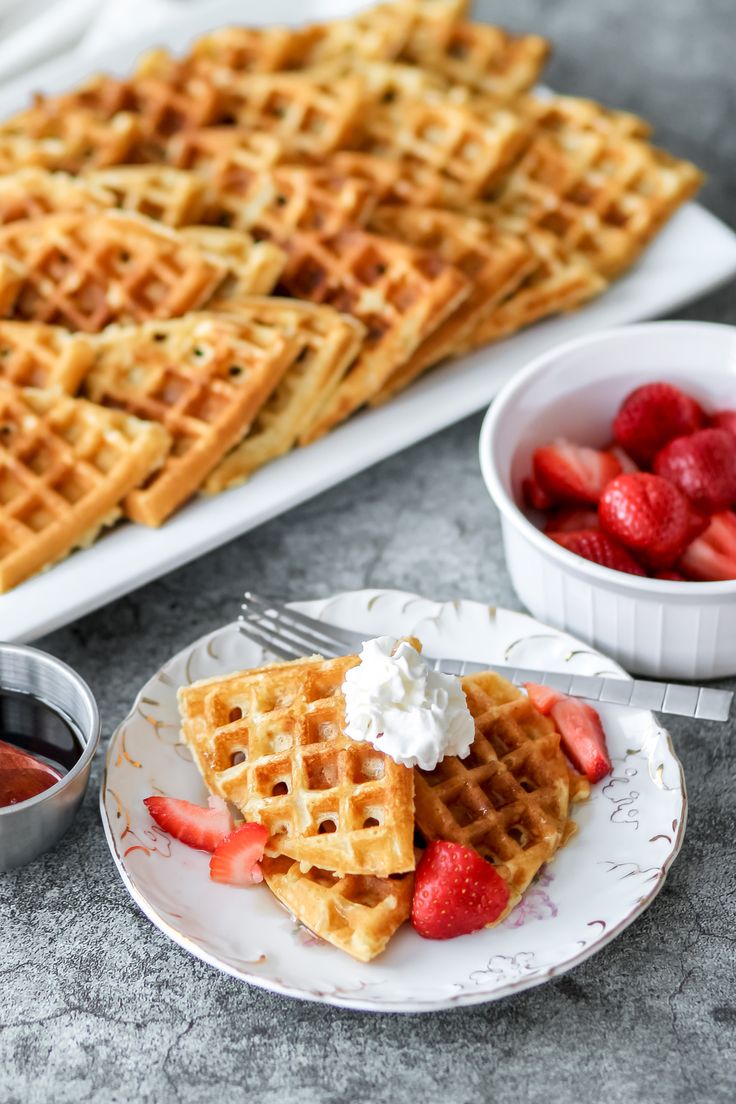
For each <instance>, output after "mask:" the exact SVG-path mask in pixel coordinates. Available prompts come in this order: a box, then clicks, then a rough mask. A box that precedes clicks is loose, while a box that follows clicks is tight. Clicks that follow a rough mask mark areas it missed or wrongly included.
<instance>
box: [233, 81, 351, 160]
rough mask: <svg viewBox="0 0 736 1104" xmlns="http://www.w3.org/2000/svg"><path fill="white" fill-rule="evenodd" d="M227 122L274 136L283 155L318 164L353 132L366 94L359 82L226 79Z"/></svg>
mask: <svg viewBox="0 0 736 1104" xmlns="http://www.w3.org/2000/svg"><path fill="white" fill-rule="evenodd" d="M224 84H225V88H226V92H227V105H228V106H227V111H226V113H227V118H228V121H229V122H233V123H235V124H236V125H237V126H240V127H245V128H248V129H250V130H260V131H265V132H266V133H268V134H271V135H273V136H274V137H275V138H276V139H277V140H278V141H279V142H280V143H281V145H282V147H283V149H284V151H285V153H287V154H290V155H298V156H300V157H306V158H310V159H312V160H315V161H319V160H320V159H321V158H322V157H324V156H325V155H326V154H329V153H331V152H332V151H333V150H336V149H339V148H340V147H341V146H344V145H345V144H346V142H347V141H348V140H349V139H350V138H351V137H352V136H353V134H354V133H355V131H356V129H357V127H358V123H359V118H360V112H361V109H362V107H363V105H364V103H365V98H366V93H365V88H364V85H363V82H362V81H361V80H360V79H359V78H358V77H352V76H346V77H343V78H341V79H337V80H334V79H330V78H329V77H326V76H324V77H323V76H320V75H319V74H318V73H317V74H315V75H312V74H310V73H306V72H305V73H266V74H261V73H255V74H245V75H243V76H239V75H235V76H233V75H232V74H229V73H228V74H226V78H225V81H224Z"/></svg>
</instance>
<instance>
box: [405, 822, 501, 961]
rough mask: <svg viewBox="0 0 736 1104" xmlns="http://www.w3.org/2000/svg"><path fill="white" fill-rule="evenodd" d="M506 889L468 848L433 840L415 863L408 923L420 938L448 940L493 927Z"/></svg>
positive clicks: (484, 862)
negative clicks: (489, 926) (490, 925)
mask: <svg viewBox="0 0 736 1104" xmlns="http://www.w3.org/2000/svg"><path fill="white" fill-rule="evenodd" d="M508 901H509V887H508V885H507V884H506V882H505V881H504V880H503V878H502V877H501V875H500V874H499V873H498V871H497V870H496V868H495V867H494V866H491V864H490V863H489V862H486V860H485V859H483V858H481V856H480V855H479V854H478V852H477V851H474V850H473V848H472V847H463V845H462V844H460V843H449V842H448V841H447V840H434V841H433V842H432V843H430V844H429V846H428V847H427V850H426V851H425V852H424V854H423V855H422V857H421V859H420V860H419V865H418V866H417V870H416V875H415V879H414V898H413V900H412V906H411V922H412V924H413V925H414V927H415V929H416V930H417V931H418V932H419V934H420V935H421V936H422V937H423V938H424V939H454V938H455V936H456V935H468V934H469V933H470V932H474V931H479V930H480V929H481V928H485V927H486V926H487V925H488V924H493V923H494V922H495V921H496V920H498V918H499V916H501V914H502V913H503V911H504V909H505V908H506V906H507V905H508Z"/></svg>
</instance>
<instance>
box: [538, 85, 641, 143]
mask: <svg viewBox="0 0 736 1104" xmlns="http://www.w3.org/2000/svg"><path fill="white" fill-rule="evenodd" d="M517 107H518V108H519V110H521V111H522V112H523V113H524V114H525V115H526V116H527V117H528V118H530V119H531V120H532V122H533V123H534V126H535V127H536V128H537V129H539V130H544V131H548V132H551V133H553V134H560V133H565V132H567V133H569V134H571V135H572V134H574V133H577V132H579V131H581V130H594V131H599V132H600V133H602V134H609V135H616V134H618V135H621V136H622V137H628V138H647V137H648V136H649V134H650V133H651V130H652V128H651V126H650V125H649V123H647V122H646V121H645V120H644V119H640V118H639V116H638V115H632V114H631V112H629V111H616V110H614V109H613V108H610V107H605V106H604V105H603V104H599V103H596V101H595V100H586V99H582V98H581V97H580V96H559V95H556V94H555V95H553V94H552V93H549V92H545V93H542V92H537V93H535V94H533V95H529V96H525V97H523V98H522V99H520V100H519V101H518V103H517Z"/></svg>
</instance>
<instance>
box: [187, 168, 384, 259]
mask: <svg viewBox="0 0 736 1104" xmlns="http://www.w3.org/2000/svg"><path fill="white" fill-rule="evenodd" d="M205 179H206V180H207V183H208V185H209V188H210V199H209V203H208V205H207V210H206V221H207V222H211V223H214V224H215V225H217V226H229V227H233V228H234V229H237V230H247V231H248V232H249V233H251V234H253V236H254V237H256V238H258V239H259V240H260V239H263V238H270V239H273V240H274V241H276V242H279V241H281V240H284V239H288V238H289V237H290V235H292V234H293V233H295V232H296V231H306V232H310V231H313V232H316V233H322V234H334V233H336V232H337V231H338V230H342V229H343V228H344V227H346V226H349V225H356V226H357V225H361V224H363V223H364V222H365V221H366V220H367V219H368V217H369V215H370V214H371V212H372V211H373V208H374V207H375V205H376V202H377V198H376V196H375V193H374V190H373V188H372V186H371V185H370V184H369V183H368V182H367V181H365V180H360V179H353V178H350V177H346V176H345V175H344V174H341V173H339V172H338V171H337V170H336V169H335V168H333V167H332V166H331V165H330V164H329V163H328V164H327V165H326V166H325V167H324V168H322V167H301V166H293V165H282V166H277V167H275V168H272V169H253V170H248V169H245V168H243V167H242V166H240V165H239V164H238V163H237V160H236V161H235V162H234V163H229V164H228V163H227V162H226V161H225V159H222V160H221V162H220V164H219V165H218V171H217V174H216V175H215V174H210V173H208V174H206V177H205Z"/></svg>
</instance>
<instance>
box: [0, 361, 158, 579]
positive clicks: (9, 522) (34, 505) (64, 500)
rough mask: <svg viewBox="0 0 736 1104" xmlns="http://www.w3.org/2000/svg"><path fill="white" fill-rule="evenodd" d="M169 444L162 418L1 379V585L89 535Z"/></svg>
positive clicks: (61, 554)
mask: <svg viewBox="0 0 736 1104" xmlns="http://www.w3.org/2000/svg"><path fill="white" fill-rule="evenodd" d="M168 446H169V437H168V434H167V433H166V430H165V429H163V428H162V427H161V426H157V425H149V424H147V423H145V422H141V421H139V420H138V419H137V418H131V417H130V416H128V415H127V414H122V413H120V412H119V411H115V410H103V409H101V408H100V407H98V406H94V405H93V404H92V403H88V402H85V401H84V400H83V399H73V398H70V397H68V396H65V395H61V394H59V393H58V392H54V391H40V390H35V389H33V388H16V387H13V386H11V385H10V384H7V383H2V381H0V592H1V591H7V590H9V589H10V588H11V587H13V586H16V584H17V583H20V582H22V581H23V579H26V578H28V576H29V575H33V574H34V573H35V572H37V571H39V570H40V569H41V568H43V567H47V566H48V565H49V564H52V563H54V562H55V561H57V560H59V559H61V558H62V557H64V556H66V555H67V554H68V553H69V552H71V550H72V549H73V548H76V547H79V546H82V545H86V544H88V543H90V542H91V541H92V540H93V539H94V537H95V535H96V534H97V532H98V531H99V530H100V529H101V528H102V527H103V526H104V525H106V524H109V523H110V522H111V521H112V520H114V519H115V517H116V516H117V504H118V503H119V502H120V500H121V499H122V498H123V497H124V496H125V495H126V494H127V493H128V492H129V491H130V490H131V489H132V488H133V487H135V486H137V485H138V484H139V483H141V482H142V481H143V480H144V479H145V478H146V477H147V476H148V474H149V473H150V472H151V471H153V470H154V469H155V468H156V467H157V465H159V464H160V463H161V461H162V460H163V457H164V455H165V454H166V451H167V449H168Z"/></svg>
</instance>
